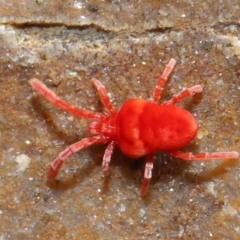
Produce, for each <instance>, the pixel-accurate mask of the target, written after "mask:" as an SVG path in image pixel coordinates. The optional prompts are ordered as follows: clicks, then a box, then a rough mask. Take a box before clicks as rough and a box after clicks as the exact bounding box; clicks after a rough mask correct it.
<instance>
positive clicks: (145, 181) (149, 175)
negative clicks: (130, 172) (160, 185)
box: [140, 153, 153, 196]
mask: <svg viewBox="0 0 240 240" xmlns="http://www.w3.org/2000/svg"><path fill="white" fill-rule="evenodd" d="M152 169H153V153H150V154H148V156H147V162H146V165H145V171H144V179H143V183H142V186H141V189H140V194H141V196H144V195H145V194H146V193H147V190H148V187H149V183H150V179H151V178H152Z"/></svg>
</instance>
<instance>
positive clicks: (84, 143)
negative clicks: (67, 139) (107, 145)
mask: <svg viewBox="0 0 240 240" xmlns="http://www.w3.org/2000/svg"><path fill="white" fill-rule="evenodd" d="M101 142H106V139H105V138H102V137H99V136H97V137H89V138H84V139H82V140H81V141H79V142H76V143H74V144H72V145H70V146H69V147H68V148H66V149H65V150H64V151H62V152H61V153H60V154H59V156H58V157H57V158H56V159H55V160H54V161H53V162H52V163H51V165H50V169H49V171H48V174H47V178H48V179H53V178H55V177H56V176H57V174H58V172H59V169H60V168H61V166H62V164H63V163H64V162H65V161H66V160H67V159H68V157H69V156H71V155H72V154H73V153H75V152H78V151H80V150H81V149H83V148H86V147H89V146H91V145H93V144H96V143H101Z"/></svg>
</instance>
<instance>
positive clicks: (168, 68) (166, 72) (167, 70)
mask: <svg viewBox="0 0 240 240" xmlns="http://www.w3.org/2000/svg"><path fill="white" fill-rule="evenodd" d="M175 65H176V60H175V59H174V58H172V59H171V60H170V61H169V63H168V65H167V66H166V68H165V69H164V71H163V74H162V75H161V76H160V78H159V79H158V83H157V85H156V87H155V89H154V91H153V100H152V102H153V103H157V101H158V100H159V98H160V96H161V93H162V91H163V88H164V85H165V83H166V81H167V78H168V77H169V75H170V74H171V72H172V70H173V68H174V66H175Z"/></svg>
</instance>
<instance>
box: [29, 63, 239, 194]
mask: <svg viewBox="0 0 240 240" xmlns="http://www.w3.org/2000/svg"><path fill="white" fill-rule="evenodd" d="M175 64H176V61H175V59H171V60H170V62H169V63H168V65H167V66H166V68H165V70H164V72H163V74H162V75H161V76H160V78H159V79H158V83H157V85H156V87H155V89H154V91H153V96H152V100H151V101H147V100H144V99H141V98H133V99H129V100H127V101H126V102H125V103H123V105H122V107H121V108H120V109H119V110H118V111H117V110H115V109H114V107H113V106H112V104H111V101H110V99H109V97H108V95H107V92H106V89H105V87H104V86H103V85H102V84H101V82H100V81H98V80H96V79H92V80H91V82H92V83H93V85H94V86H95V87H96V88H97V90H98V93H99V95H100V98H101V100H102V103H103V105H104V106H105V107H106V109H107V111H108V113H99V112H92V111H88V110H84V109H81V108H78V107H76V106H73V105H71V104H69V103H68V102H66V101H64V100H63V99H61V98H60V97H58V96H57V95H56V94H55V93H54V92H53V91H51V90H50V89H48V88H47V87H46V86H45V85H44V84H43V83H42V82H40V81H39V80H38V79H36V78H34V79H31V80H30V84H31V86H32V87H33V88H34V89H35V90H36V91H38V92H39V93H40V94H41V95H42V96H43V97H44V98H45V99H46V100H48V101H50V102H52V103H53V104H54V105H55V106H56V107H58V108H61V109H63V110H65V111H68V112H69V113H70V114H73V115H76V116H78V117H83V118H85V119H90V120H93V122H91V123H90V124H89V132H90V133H91V134H92V135H93V136H91V137H88V138H84V139H82V140H80V141H78V142H76V143H73V144H72V145H70V146H69V147H68V148H67V149H65V150H64V151H62V152H61V153H60V154H59V156H58V157H57V158H56V159H55V160H54V161H53V162H52V163H51V166H50V169H49V171H48V175H47V176H48V178H49V179H52V178H55V177H56V176H57V174H58V172H59V170H60V168H61V166H62V164H63V163H64V162H65V161H66V160H67V159H68V157H69V156H71V155H72V154H73V153H75V152H77V151H80V150H81V149H83V148H86V147H89V146H91V145H93V144H97V143H108V146H107V149H106V151H105V153H104V156H103V161H102V171H103V173H104V175H108V174H109V163H110V160H111V155H112V152H113V149H114V147H115V145H116V144H117V145H118V146H119V148H120V149H121V151H122V152H123V153H124V154H126V155H127V156H130V157H132V158H139V157H142V156H145V155H146V156H147V160H146V165H145V172H144V179H143V183H142V186H141V190H140V193H141V195H145V194H146V192H147V189H148V187H149V183H150V179H151V177H152V168H153V155H154V152H155V151H162V152H166V153H169V154H172V155H173V156H175V157H178V158H182V159H185V160H209V159H229V158H238V156H239V154H238V153H237V152H212V153H205V152H203V153H197V154H192V153H191V152H186V153H184V152H181V151H180V150H179V149H181V148H182V147H184V146H186V145H188V144H189V143H190V142H191V141H192V140H193V139H194V138H195V136H196V134H197V130H198V124H197V121H196V119H195V118H194V116H193V115H192V114H191V113H190V112H188V111H187V110H185V109H183V108H181V107H178V106H176V104H177V103H178V102H180V101H181V100H182V99H184V98H186V97H189V96H191V95H193V94H195V93H201V92H202V87H201V86H200V85H196V86H193V87H191V88H187V89H185V90H183V91H181V92H180V93H178V94H176V95H175V96H173V97H172V99H170V100H168V101H165V102H163V103H162V104H161V105H158V104H157V102H158V100H159V98H160V96H161V93H162V90H163V87H164V85H165V83H166V81H167V78H168V76H169V75H170V73H171V72H172V70H173V68H174V66H175Z"/></svg>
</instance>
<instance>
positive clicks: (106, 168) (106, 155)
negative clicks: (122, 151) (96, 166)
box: [102, 141, 116, 176]
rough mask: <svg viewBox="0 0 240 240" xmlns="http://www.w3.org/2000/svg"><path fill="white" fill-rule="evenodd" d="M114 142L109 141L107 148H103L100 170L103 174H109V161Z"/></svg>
mask: <svg viewBox="0 0 240 240" xmlns="http://www.w3.org/2000/svg"><path fill="white" fill-rule="evenodd" d="M115 145H116V143H115V142H114V141H112V142H110V143H109V145H108V147H107V149H106V150H105V153H104V156H103V161H102V171H103V174H104V176H108V175H109V172H110V171H109V163H110V161H111V156H112V153H113V149H114V147H115Z"/></svg>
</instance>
